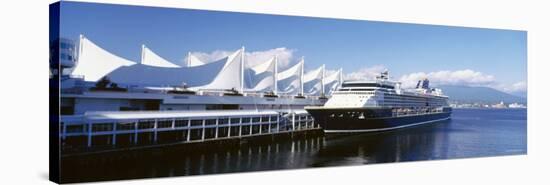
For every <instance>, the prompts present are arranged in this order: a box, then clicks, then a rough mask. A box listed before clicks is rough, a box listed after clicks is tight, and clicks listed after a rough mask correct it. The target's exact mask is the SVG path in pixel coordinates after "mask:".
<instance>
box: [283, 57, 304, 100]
mask: <svg viewBox="0 0 550 185" xmlns="http://www.w3.org/2000/svg"><path fill="white" fill-rule="evenodd" d="M303 67H304V60H303V59H302V60H300V62H298V63H297V64H296V65H294V66H292V67H290V68H288V69H286V70H285V71H283V72H280V73H279V74H277V86H278V90H277V91H278V92H279V93H283V94H295V93H300V91H301V88H302V83H301V81H302V79H301V78H302V74H303Z"/></svg>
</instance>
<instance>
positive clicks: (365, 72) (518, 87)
mask: <svg viewBox="0 0 550 185" xmlns="http://www.w3.org/2000/svg"><path fill="white" fill-rule="evenodd" d="M384 70H386V68H385V67H384V66H382V65H376V66H372V67H364V68H361V69H359V70H358V71H355V72H352V73H348V74H344V78H345V79H346V80H361V79H367V80H369V79H374V78H375V77H376V76H378V75H380V73H381V72H383V71H384ZM331 72H332V71H331ZM327 74H328V72H327ZM390 75H391V71H390ZM390 78H391V76H390ZM424 78H428V80H430V85H432V86H437V85H463V86H481V87H491V88H494V89H497V90H500V91H503V92H507V93H518V92H519V93H521V92H527V82H526V81H519V82H516V83H513V84H505V83H501V82H498V81H496V79H495V77H494V76H492V75H489V74H484V73H482V72H479V71H474V70H471V69H464V70H456V71H450V70H442V71H435V72H429V73H425V72H418V73H410V74H405V75H402V76H401V77H399V78H398V79H394V80H396V81H399V82H401V83H402V87H403V88H414V87H416V83H417V82H418V80H422V79H424Z"/></svg>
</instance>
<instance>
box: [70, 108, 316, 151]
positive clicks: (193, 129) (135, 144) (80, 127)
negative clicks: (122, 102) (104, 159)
mask: <svg viewBox="0 0 550 185" xmlns="http://www.w3.org/2000/svg"><path fill="white" fill-rule="evenodd" d="M59 127H60V128H59V139H60V146H61V153H62V154H86V153H97V152H105V151H119V150H128V149H139V148H150V147H160V146H167V145H183V144H191V143H195V144H196V143H213V142H217V143H220V142H221V143H223V142H224V141H231V140H233V141H234V140H236V139H238V140H240V139H251V138H257V137H258V138H259V137H261V136H264V137H268V136H277V135H284V134H290V135H292V134H295V133H303V132H311V131H313V132H316V131H320V126H319V125H318V124H315V121H314V120H313V118H312V117H311V116H310V115H309V114H308V113H307V112H306V111H305V110H286V111H282V110H205V111H96V112H93V111H92V112H87V113H86V114H84V115H71V116H62V117H61V122H60V124H59Z"/></svg>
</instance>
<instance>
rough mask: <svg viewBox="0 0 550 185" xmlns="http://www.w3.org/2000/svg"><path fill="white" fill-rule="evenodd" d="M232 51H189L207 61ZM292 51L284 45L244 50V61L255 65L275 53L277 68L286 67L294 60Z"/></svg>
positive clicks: (217, 58) (214, 59)
mask: <svg viewBox="0 0 550 185" xmlns="http://www.w3.org/2000/svg"><path fill="white" fill-rule="evenodd" d="M233 52H235V51H225V50H216V51H213V52H210V53H204V52H191V54H193V55H194V56H196V57H197V58H198V59H199V60H201V61H204V62H206V63H209V62H214V61H217V60H219V59H222V58H224V57H226V56H228V55H230V54H232V53H233ZM294 52H295V50H292V49H288V48H285V47H280V48H274V49H269V50H264V51H253V52H246V63H247V65H249V66H255V65H258V64H260V63H262V62H266V61H268V60H269V59H270V58H271V57H273V56H275V55H277V58H278V60H279V64H278V65H279V68H286V67H287V66H288V65H289V63H290V62H291V61H295V60H296V59H294V56H293V54H294Z"/></svg>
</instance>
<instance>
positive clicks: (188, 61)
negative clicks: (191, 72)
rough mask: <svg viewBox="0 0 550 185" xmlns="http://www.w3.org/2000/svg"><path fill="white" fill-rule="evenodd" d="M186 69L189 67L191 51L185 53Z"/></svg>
mask: <svg viewBox="0 0 550 185" xmlns="http://www.w3.org/2000/svg"><path fill="white" fill-rule="evenodd" d="M187 67H191V51H189V52H187Z"/></svg>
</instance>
